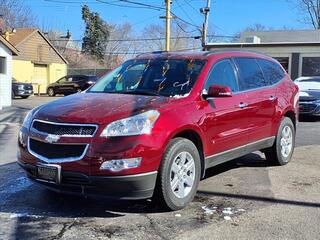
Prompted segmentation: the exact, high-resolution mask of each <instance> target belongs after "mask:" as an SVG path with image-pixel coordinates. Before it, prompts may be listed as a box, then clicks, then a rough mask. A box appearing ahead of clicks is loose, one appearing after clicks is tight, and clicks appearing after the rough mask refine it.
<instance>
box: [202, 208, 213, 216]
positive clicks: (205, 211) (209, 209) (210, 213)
mask: <svg viewBox="0 0 320 240" xmlns="http://www.w3.org/2000/svg"><path fill="white" fill-rule="evenodd" d="M202 209H203V210H204V213H205V214H207V215H212V214H213V213H214V212H216V207H213V208H209V207H207V206H202Z"/></svg>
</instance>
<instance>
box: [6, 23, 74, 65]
mask: <svg viewBox="0 0 320 240" xmlns="http://www.w3.org/2000/svg"><path fill="white" fill-rule="evenodd" d="M15 30H16V31H15V32H14V33H12V34H10V36H9V42H10V43H11V44H12V45H14V46H15V47H16V48H19V45H20V44H22V43H23V42H24V41H26V40H27V39H29V38H30V37H31V36H32V35H33V34H35V33H39V34H40V35H41V36H42V37H43V38H44V40H45V41H46V42H47V43H48V45H50V47H52V48H53V49H54V51H55V52H56V53H57V54H58V55H59V57H60V58H61V59H62V60H63V61H64V62H65V63H67V64H68V61H67V60H66V59H65V58H64V57H63V56H62V54H61V53H60V52H59V51H58V50H57V49H56V48H55V47H54V46H53V44H52V43H51V42H50V41H49V40H48V39H47V38H46V36H45V35H44V34H43V33H42V32H41V31H39V30H38V29H36V28H17V29H15Z"/></svg>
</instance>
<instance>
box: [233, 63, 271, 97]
mask: <svg viewBox="0 0 320 240" xmlns="http://www.w3.org/2000/svg"><path fill="white" fill-rule="evenodd" d="M235 61H236V63H237V65H238V67H239V72H240V81H239V85H240V90H242V91H244V90H249V89H254V88H259V87H264V86H266V85H267V83H266V81H265V79H264V78H263V73H262V71H261V68H260V66H259V65H258V62H257V60H256V59H254V58H236V59H235Z"/></svg>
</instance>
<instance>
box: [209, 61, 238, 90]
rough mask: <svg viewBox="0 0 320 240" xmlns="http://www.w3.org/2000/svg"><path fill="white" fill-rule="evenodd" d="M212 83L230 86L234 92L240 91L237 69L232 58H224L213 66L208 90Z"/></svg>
mask: <svg viewBox="0 0 320 240" xmlns="http://www.w3.org/2000/svg"><path fill="white" fill-rule="evenodd" d="M211 85H220V86H228V87H229V88H230V89H231V91H232V92H238V91H239V87H238V82H237V77H236V74H235V69H234V67H233V64H232V63H231V61H230V59H225V60H222V61H220V62H218V63H216V64H215V65H214V66H213V68H212V70H211V72H210V73H209V77H208V79H207V81H206V84H205V89H206V90H208V88H209V87H210V86H211Z"/></svg>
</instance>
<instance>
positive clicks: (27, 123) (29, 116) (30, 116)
mask: <svg viewBox="0 0 320 240" xmlns="http://www.w3.org/2000/svg"><path fill="white" fill-rule="evenodd" d="M38 109H39V107H36V108H34V109H32V110H31V111H29V112H28V114H27V116H26V117H25V118H24V120H23V123H22V127H25V128H27V129H29V128H30V125H31V123H32V120H33V115H34V114H35V112H36V111H37V110H38Z"/></svg>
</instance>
